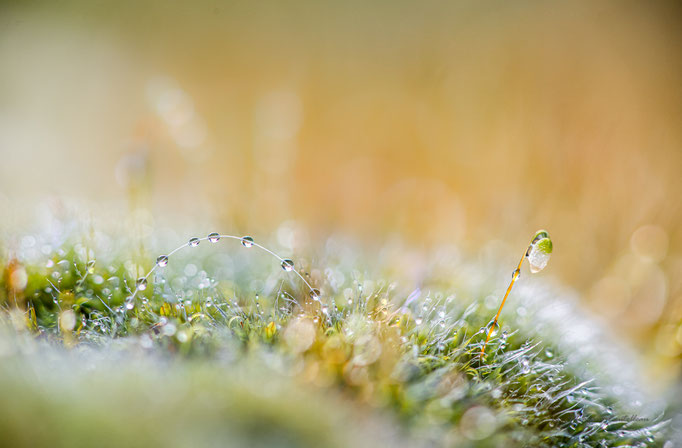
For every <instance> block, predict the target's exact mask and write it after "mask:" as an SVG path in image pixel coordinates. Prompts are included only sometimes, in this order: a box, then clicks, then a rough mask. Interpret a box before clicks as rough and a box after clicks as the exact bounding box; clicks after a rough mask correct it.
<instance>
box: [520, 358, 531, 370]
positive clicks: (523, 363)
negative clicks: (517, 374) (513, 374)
mask: <svg viewBox="0 0 682 448" xmlns="http://www.w3.org/2000/svg"><path fill="white" fill-rule="evenodd" d="M528 372H530V361H528V359H527V358H522V359H521V373H528Z"/></svg>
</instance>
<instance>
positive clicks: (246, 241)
mask: <svg viewBox="0 0 682 448" xmlns="http://www.w3.org/2000/svg"><path fill="white" fill-rule="evenodd" d="M242 246H244V247H246V248H249V247H253V238H251V237H250V236H243V237H242Z"/></svg>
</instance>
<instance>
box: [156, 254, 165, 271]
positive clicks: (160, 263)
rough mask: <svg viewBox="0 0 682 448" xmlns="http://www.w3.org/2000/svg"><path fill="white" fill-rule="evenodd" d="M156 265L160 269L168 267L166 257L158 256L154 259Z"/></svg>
mask: <svg viewBox="0 0 682 448" xmlns="http://www.w3.org/2000/svg"><path fill="white" fill-rule="evenodd" d="M156 265H157V266H159V267H160V268H162V267H165V266H167V265H168V255H160V256H159V257H158V258H157V259H156Z"/></svg>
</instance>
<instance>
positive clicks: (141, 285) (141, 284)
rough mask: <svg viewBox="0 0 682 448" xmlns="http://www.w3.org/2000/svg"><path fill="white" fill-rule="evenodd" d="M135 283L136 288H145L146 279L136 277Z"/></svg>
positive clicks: (142, 289)
mask: <svg viewBox="0 0 682 448" xmlns="http://www.w3.org/2000/svg"><path fill="white" fill-rule="evenodd" d="M136 285H137V289H138V290H140V291H144V290H145V289H147V279H146V278H144V277H140V278H138V279H137V282H136Z"/></svg>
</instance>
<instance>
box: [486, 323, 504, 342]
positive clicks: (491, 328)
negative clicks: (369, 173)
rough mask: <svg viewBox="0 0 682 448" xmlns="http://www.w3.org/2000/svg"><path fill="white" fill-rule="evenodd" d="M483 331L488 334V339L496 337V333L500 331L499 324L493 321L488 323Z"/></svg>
mask: <svg viewBox="0 0 682 448" xmlns="http://www.w3.org/2000/svg"><path fill="white" fill-rule="evenodd" d="M485 331H486V333H488V334H489V335H490V337H491V338H492V337H494V336H495V335H497V333H498V332H499V331H500V324H499V323H497V322H495V321H494V320H493V321H490V322H489V323H488V325H486V327H485Z"/></svg>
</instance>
